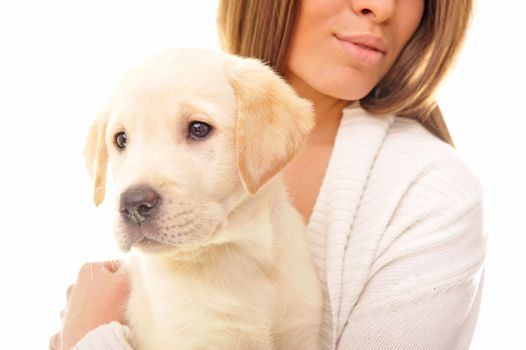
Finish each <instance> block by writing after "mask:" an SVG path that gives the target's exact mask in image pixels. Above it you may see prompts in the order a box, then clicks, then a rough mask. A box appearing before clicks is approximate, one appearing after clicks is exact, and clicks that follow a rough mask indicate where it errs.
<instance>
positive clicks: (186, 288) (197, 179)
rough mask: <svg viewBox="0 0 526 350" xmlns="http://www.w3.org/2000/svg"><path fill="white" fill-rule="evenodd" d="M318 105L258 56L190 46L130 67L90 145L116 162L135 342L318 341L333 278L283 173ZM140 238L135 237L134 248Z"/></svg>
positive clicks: (251, 345)
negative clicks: (310, 240)
mask: <svg viewBox="0 0 526 350" xmlns="http://www.w3.org/2000/svg"><path fill="white" fill-rule="evenodd" d="M313 123H314V117H313V111H312V106H311V104H310V103H309V102H307V101H306V100H304V99H301V98H299V97H298V96H297V95H296V93H295V92H294V91H293V89H292V88H291V87H290V86H288V85H287V84H286V83H285V82H284V81H283V80H282V79H281V78H280V77H278V76H277V75H276V74H274V73H273V71H272V70H271V69H270V68H269V67H267V66H265V65H263V64H262V63H260V62H259V61H258V60H255V59H243V58H240V57H236V56H232V55H228V54H225V53H219V52H215V53H214V52H208V51H203V50H197V49H177V50H170V51H166V52H163V53H161V54H160V55H158V56H156V57H154V58H153V59H151V60H150V61H148V62H146V63H145V64H143V65H141V66H140V67H138V68H136V69H134V70H132V71H130V72H129V73H128V74H127V75H126V76H125V77H124V78H123V80H122V82H121V83H120V84H119V86H118V87H117V90H116V92H115V93H114V95H113V97H112V98H111V99H110V101H109V103H108V106H107V108H106V109H105V110H104V111H103V113H101V115H100V116H99V117H98V118H97V119H96V120H95V121H94V122H93V125H92V127H91V129H90V132H89V136H88V141H87V146H86V150H85V156H86V162H87V166H88V170H89V172H90V173H91V175H92V177H93V179H94V200H95V203H96V205H98V204H100V203H101V202H102V201H103V199H104V193H105V183H106V166H107V163H110V164H111V167H112V168H111V173H112V177H113V180H114V183H115V191H116V192H117V194H118V198H117V200H116V206H115V208H116V210H117V215H116V220H115V225H114V235H115V238H116V241H117V244H118V246H119V247H120V248H121V249H122V250H124V251H129V250H133V251H134V252H136V254H135V253H134V254H132V257H131V258H130V259H129V262H128V264H129V265H128V270H129V274H130V281H131V294H130V298H129V304H128V308H127V317H128V321H129V326H130V329H131V334H132V340H131V341H132V345H133V348H134V349H135V350H169V349H174V350H190V349H192V350H196V349H228V350H231V349H251V350H256V349H265V350H268V349H282V350H293V349H298V350H299V349H301V350H308V349H312V350H314V349H319V344H318V342H319V330H320V323H321V317H322V303H323V302H322V289H321V285H320V283H319V280H318V277H317V274H316V271H315V267H314V265H313V261H312V260H311V256H310V254H309V249H308V246H307V243H306V238H305V226H304V223H303V220H302V218H301V216H300V215H299V214H298V212H296V210H295V209H294V208H293V207H292V205H291V204H290V202H289V200H288V193H287V191H286V189H285V187H284V185H283V183H282V180H281V179H280V176H279V174H278V172H279V171H280V170H281V169H282V168H283V167H284V166H285V164H286V163H287V162H288V161H290V160H291V158H292V157H293V156H294V155H295V154H296V153H297V152H298V150H299V149H300V148H301V147H302V144H303V141H304V139H305V136H306V135H307V134H308V132H309V131H310V129H311V128H312V126H313ZM132 248H133V249H132Z"/></svg>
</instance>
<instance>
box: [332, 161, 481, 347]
mask: <svg viewBox="0 0 526 350" xmlns="http://www.w3.org/2000/svg"><path fill="white" fill-rule="evenodd" d="M452 164H453V166H452ZM482 198H483V188H482V186H481V185H480V183H479V182H478V180H477V178H476V177H475V176H474V175H472V174H471V172H470V171H469V169H468V168H466V167H464V166H463V165H462V164H461V163H460V162H458V161H457V160H453V162H451V159H449V160H448V161H447V162H439V163H438V164H435V165H433V166H431V167H427V168H426V171H423V172H421V174H420V175H419V176H417V177H416V178H415V181H414V182H413V183H412V184H411V185H410V186H409V187H408V188H407V190H406V191H405V193H404V195H403V196H402V198H401V200H400V202H399V205H398V207H397V208H396V210H395V211H394V213H393V215H392V218H391V221H390V222H389V224H388V226H387V228H386V230H385V232H384V234H383V238H382V239H381V240H380V241H379V243H378V246H377V247H376V253H375V255H374V259H373V262H372V264H371V267H370V273H369V277H368V280H367V283H366V284H365V286H364V288H363V290H362V292H361V294H360V297H359V299H358V301H357V303H356V304H355V306H354V308H353V309H352V311H351V313H350V316H349V318H348V321H347V323H346V324H345V326H344V329H343V331H342V333H341V337H340V339H339V343H338V349H339V350H344V349H345V350H346V349H364V350H372V349H382V350H388V349H414V350H416V349H427V350H442V349H448V350H460V349H468V348H469V344H470V342H471V338H472V335H473V332H474V328H475V324H476V320H477V316H478V311H479V307H480V299H481V292H482V285H483V261H484V257H485V253H486V238H485V233H484V229H483V201H482Z"/></svg>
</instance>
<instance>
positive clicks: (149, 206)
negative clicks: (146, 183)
mask: <svg viewBox="0 0 526 350" xmlns="http://www.w3.org/2000/svg"><path fill="white" fill-rule="evenodd" d="M160 199H161V197H160V196H159V194H158V193H157V192H155V191H154V190H152V189H151V188H150V187H133V188H130V189H128V190H126V191H125V192H123V193H122V194H121V198H120V212H121V215H122V216H123V217H124V219H126V221H128V222H129V223H131V224H136V225H138V224H142V223H143V222H145V221H146V220H147V219H148V218H149V217H150V216H151V215H152V214H153V212H154V209H155V208H156V206H157V204H158V203H159V200H160Z"/></svg>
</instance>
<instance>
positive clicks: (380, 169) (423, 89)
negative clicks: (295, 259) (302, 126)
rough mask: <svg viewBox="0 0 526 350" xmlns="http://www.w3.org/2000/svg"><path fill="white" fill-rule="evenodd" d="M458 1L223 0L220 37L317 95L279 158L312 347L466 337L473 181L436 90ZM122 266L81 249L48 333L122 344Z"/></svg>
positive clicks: (479, 233) (67, 344) (474, 246)
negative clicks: (312, 325) (80, 262)
mask: <svg viewBox="0 0 526 350" xmlns="http://www.w3.org/2000/svg"><path fill="white" fill-rule="evenodd" d="M471 9H472V1H471V0H440V1H438V0H331V1H326V0H303V1H300V0H280V1H257V0H222V1H220V7H219V15H218V19H219V34H220V38H221V42H222V44H223V47H224V49H225V50H226V51H228V52H231V53H235V54H239V55H243V56H251V57H257V58H260V59H262V60H263V61H265V62H266V63H268V64H269V65H271V66H272V67H273V68H274V69H275V70H276V71H277V72H278V73H280V74H281V75H282V76H283V77H284V78H285V79H286V80H287V81H288V82H289V83H290V84H291V85H292V86H293V87H294V88H295V89H296V90H297V92H298V93H299V94H300V95H301V96H303V97H305V98H308V99H310V100H311V101H312V102H313V103H314V106H315V111H316V118H317V119H316V120H317V122H316V126H315V128H314V129H313V131H312V133H311V134H310V135H309V137H308V139H307V142H306V145H305V147H304V149H303V150H302V152H301V153H300V154H299V155H298V156H297V157H296V158H295V159H294V160H293V161H292V162H291V163H290V164H289V165H288V166H287V167H286V168H285V169H284V172H283V174H284V179H285V182H286V185H287V187H288V189H289V191H290V194H291V198H292V201H293V204H294V206H295V207H296V208H297V209H298V211H299V212H300V213H301V214H302V215H303V217H304V218H305V222H306V223H307V224H308V226H307V233H306V234H307V236H308V239H309V243H310V247H311V252H312V255H313V257H314V261H315V263H316V266H317V269H318V272H319V276H320V280H321V281H322V282H323V284H324V286H325V295H324V296H325V308H324V322H323V326H322V344H321V348H323V349H341V350H343V349H467V348H468V347H469V343H470V341H471V337H472V335H473V331H474V327H475V324H476V319H477V315H478V310H479V306H480V296H481V290H482V269H483V261H484V257H485V235H484V230H483V216H482V209H483V203H482V198H483V189H482V186H481V185H480V183H479V181H478V180H477V178H476V177H475V176H474V175H473V174H472V173H471V171H470V170H469V169H468V168H467V167H466V166H465V165H464V164H463V163H462V161H461V160H460V159H459V157H458V156H457V155H456V153H455V151H454V148H453V147H454V145H453V141H452V139H451V137H450V135H449V132H448V129H447V126H446V124H445V122H444V120H443V118H442V115H441V113H440V110H439V108H438V106H437V104H436V101H435V96H434V94H435V91H436V89H437V87H438V85H439V84H440V82H441V81H442V79H443V78H444V76H445V74H446V73H447V71H448V69H449V68H450V67H451V65H452V63H453V61H454V59H455V57H456V56H457V54H458V52H459V50H460V47H461V44H462V42H463V40H464V37H465V34H466V30H467V26H468V22H469V19H470V16H471ZM305 174H308V175H307V176H306V175H305ZM124 276H125V274H122V273H120V272H119V271H118V269H117V268H115V267H114V265H111V264H88V265H86V267H84V268H83V269H82V270H81V272H80V273H79V279H78V281H77V283H76V284H75V286H73V288H71V289H70V290H69V293H68V295H69V297H68V305H67V307H66V312H65V318H64V327H63V330H62V332H61V334H62V338H60V336H59V335H57V336H55V337H53V338H52V345H51V348H57V349H58V348H59V347H60V346H61V345H60V339H62V348H64V349H70V348H71V347H72V346H74V345H75V344H76V343H77V341H78V340H79V339H80V338H83V339H82V340H81V341H80V342H79V343H78V344H77V346H76V347H75V349H99V350H101V349H129V348H130V347H129V345H128V344H127V341H126V332H127V328H126V327H125V326H123V325H122V323H123V322H124V321H123V319H122V314H121V313H120V307H121V306H122V305H123V304H124V303H125V301H126V295H127V284H126V279H125V277H124ZM110 321H118V322H111V323H110ZM97 327H98V328H97ZM86 334H87V335H86ZM103 344H104V345H103Z"/></svg>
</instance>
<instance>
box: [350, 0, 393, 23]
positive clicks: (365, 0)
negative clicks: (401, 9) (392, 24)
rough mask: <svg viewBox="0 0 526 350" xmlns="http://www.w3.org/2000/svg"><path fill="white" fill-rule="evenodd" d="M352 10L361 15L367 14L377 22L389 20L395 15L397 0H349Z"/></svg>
mask: <svg viewBox="0 0 526 350" xmlns="http://www.w3.org/2000/svg"><path fill="white" fill-rule="evenodd" d="M349 1H350V3H351V7H352V10H353V11H354V12H355V13H356V14H357V15H359V16H367V17H368V18H370V19H371V20H372V21H374V22H376V23H382V22H385V21H387V20H388V19H389V18H390V17H391V16H393V14H394V11H395V7H396V0H349Z"/></svg>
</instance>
